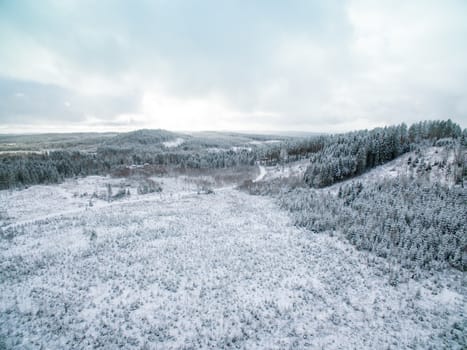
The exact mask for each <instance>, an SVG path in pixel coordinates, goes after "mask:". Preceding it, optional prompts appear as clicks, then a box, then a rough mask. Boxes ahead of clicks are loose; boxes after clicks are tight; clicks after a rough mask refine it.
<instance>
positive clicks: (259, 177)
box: [253, 165, 266, 182]
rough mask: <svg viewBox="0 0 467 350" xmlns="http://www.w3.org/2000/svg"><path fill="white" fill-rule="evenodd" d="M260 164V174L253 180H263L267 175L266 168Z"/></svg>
mask: <svg viewBox="0 0 467 350" xmlns="http://www.w3.org/2000/svg"><path fill="white" fill-rule="evenodd" d="M258 166H259V175H258V176H257V177H256V179H254V180H253V182H258V181H261V180H262V179H263V178H264V177H265V176H266V168H265V167H264V166H262V165H258Z"/></svg>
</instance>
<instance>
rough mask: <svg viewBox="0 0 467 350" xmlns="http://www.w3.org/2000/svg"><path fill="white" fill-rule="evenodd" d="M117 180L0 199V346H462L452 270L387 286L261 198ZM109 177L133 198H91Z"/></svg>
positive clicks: (358, 256) (369, 263)
mask: <svg viewBox="0 0 467 350" xmlns="http://www.w3.org/2000/svg"><path fill="white" fill-rule="evenodd" d="M260 175H261V176H262V177H267V176H271V175H267V174H264V173H263V171H261V173H260ZM122 181H126V180H121V179H110V178H102V177H88V178H85V179H78V180H68V181H66V182H65V183H63V184H61V185H54V186H32V187H30V188H28V189H26V190H23V191H1V192H0V227H2V228H1V230H2V231H0V232H2V236H1V238H0V264H1V265H0V291H1V294H0V349H1V348H2V347H4V348H7V349H9V348H18V349H40V348H44V349H95V348H97V349H116V348H123V349H191V348H248V349H252V348H253V349H254V348H261V349H289V348H290V349H292V348H293V349H300V348H316V349H321V348H324V349H387V348H389V349H401V348H420V349H428V348H430V347H432V348H436V349H438V348H459V349H460V348H462V344H465V338H466V335H465V334H462V331H460V329H465V323H466V322H467V321H466V320H467V316H466V315H467V300H466V296H467V286H466V282H465V275H464V274H463V273H462V272H459V271H453V270H449V271H446V272H444V273H436V274H434V275H433V276H432V277H427V278H425V279H423V280H419V281H414V280H411V279H406V280H405V282H402V283H400V284H398V285H397V286H392V285H390V284H389V283H388V274H389V272H390V271H389V270H390V268H389V267H388V266H387V264H386V261H385V260H382V259H377V258H374V257H373V256H371V255H369V254H368V253H365V252H359V251H356V250H355V249H354V247H353V246H351V245H350V244H347V243H345V242H342V241H340V240H338V239H337V238H336V237H330V236H328V235H317V234H311V233H309V232H307V231H305V230H302V229H298V228H296V227H294V226H292V224H291V220H290V218H289V217H288V215H287V213H286V212H284V211H281V210H280V209H279V208H278V207H277V205H276V204H275V203H274V201H273V199H271V198H267V197H259V196H250V195H248V194H246V193H243V192H239V191H236V190H235V189H233V188H232V187H225V188H220V189H215V193H213V194H197V191H196V186H195V185H194V184H193V182H190V181H186V180H184V178H179V179H176V178H163V179H159V180H158V181H159V182H161V184H162V187H163V191H162V193H150V194H145V195H138V194H137V193H136V184H135V183H131V182H129V183H122ZM107 183H111V184H112V185H113V186H115V187H116V188H117V187H122V186H123V187H125V186H126V188H127V189H129V190H130V192H131V195H130V196H129V197H125V198H123V199H121V200H116V201H112V202H107V201H105V200H103V199H96V198H94V199H92V198H91V194H92V193H102V194H103V193H105V188H106V187H105V186H106V184H107ZM101 197H102V196H101ZM90 201H91V202H93V204H92V205H90V204H89V203H90Z"/></svg>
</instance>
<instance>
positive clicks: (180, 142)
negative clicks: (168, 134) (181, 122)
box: [162, 137, 185, 148]
mask: <svg viewBox="0 0 467 350" xmlns="http://www.w3.org/2000/svg"><path fill="white" fill-rule="evenodd" d="M184 142H185V140H184V139H182V138H181V137H177V138H176V139H174V140H171V141H166V142H162V144H163V145H164V147H166V148H174V147H178V146H181V145H183V143H184Z"/></svg>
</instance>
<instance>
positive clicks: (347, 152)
mask: <svg viewBox="0 0 467 350" xmlns="http://www.w3.org/2000/svg"><path fill="white" fill-rule="evenodd" d="M462 135H463V133H462V130H461V128H460V127H459V125H457V124H455V123H453V122H452V121H451V120H448V121H425V122H420V123H417V124H414V125H412V126H411V127H410V128H409V129H407V126H406V125H405V124H401V125H397V126H391V127H385V128H376V129H373V130H370V131H367V130H363V131H357V132H352V133H347V134H342V135H334V136H329V137H328V138H327V139H325V141H326V142H325V145H324V147H323V148H322V149H321V150H320V151H318V152H316V153H314V154H313V155H312V156H311V157H310V163H311V164H310V166H309V167H308V169H307V171H306V173H305V176H304V180H305V182H306V183H307V184H308V185H309V186H311V187H316V188H320V187H326V186H329V185H332V184H334V183H336V182H339V181H342V180H345V179H348V178H351V177H354V176H358V175H360V174H362V173H363V172H365V171H367V170H368V169H371V168H374V167H375V166H378V165H381V164H384V163H386V162H388V161H391V160H393V159H395V158H397V157H398V156H400V155H401V154H403V153H405V152H407V151H409V150H410V149H411V148H413V147H415V145H416V144H419V143H422V142H425V141H426V142H431V143H432V144H433V143H435V142H436V141H438V140H440V139H443V138H452V139H459V138H461V137H462Z"/></svg>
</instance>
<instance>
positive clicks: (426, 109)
mask: <svg viewBox="0 0 467 350" xmlns="http://www.w3.org/2000/svg"><path fill="white" fill-rule="evenodd" d="M466 15H467V5H466V4H465V2H464V1H462V0H458V1H456V0H447V1H443V2H439V1H430V0H428V1H425V0H423V1H422V0H418V1H410V2H406V1H378V2H374V1H360V0H342V1H339V0H331V1H300V0H297V1H290V2H287V3H284V2H279V1H255V2H248V1H233V0H232V1H229V0H228V1H223V2H218V1H213V0H209V1H208V0H205V1H199V2H190V1H177V0H174V1H164V0H159V1H145V0H140V1H135V2H127V1H123V0H117V1H110V0H103V1H99V2H95V1H90V0H89V1H88V0H80V1H76V0H66V1H56V0H45V1H43V2H41V4H40V6H39V5H38V3H37V2H35V1H32V0H29V1H27V0H25V1H22V2H0V43H1V44H0V46H1V50H0V77H3V78H2V82H1V81H0V84H3V85H4V87H3V89H4V90H5V89H6V90H8V94H9V95H8V96H10V97H7V98H3V101H1V102H0V124H3V125H6V123H7V122H8V123H13V124H14V122H15V120H16V121H18V122H21V123H26V124H27V123H35V124H36V125H40V124H41V123H42V124H46V123H50V122H52V123H56V125H59V124H63V125H66V124H67V121H72V122H83V123H85V124H84V125H88V126H89V128H91V129H93V128H96V127H97V125H99V126H102V127H105V126H106V125H107V126H108V127H109V128H112V127H116V126H119V127H121V128H127V129H134V128H138V127H163V128H169V129H178V130H181V129H183V130H188V129H196V130H199V129H235V130H251V129H261V130H280V129H289V130H290V129H299V130H303V129H307V130H310V131H343V130H349V129H354V128H357V127H372V126H377V125H384V124H389V123H398V122H402V121H405V122H409V123H410V122H412V121H416V120H421V119H427V118H448V117H450V118H452V119H453V120H455V121H457V122H460V123H461V125H463V126H464V127H465V126H466V124H467V120H466V118H467V102H466V101H467V79H466V78H467V66H466V65H465V64H464V62H465V61H467V46H466V45H465V43H464V41H465V37H466V35H467V25H466V24H465V20H464V19H465V17H466ZM13 82H16V83H15V84H16V85H15V84H13ZM20 82H23V83H20ZM22 84H23V85H24V86H23V85H22ZM34 84H35V85H34ZM5 85H8V86H9V87H8V88H6V87H5ZM33 85H34V86H35V87H34V88H33V87H32V86H33ZM28 86H29V90H28V89H27V87H28ZM0 87H1V85H0ZM15 89H16V90H15ZM18 92H21V93H24V94H25V96H24V99H25V100H27V102H21V103H20V102H19V101H18V98H17V99H14V98H12V97H11V96H12V95H11V94H14V93H18ZM41 101H46V102H41ZM17 118H19V119H17ZM86 123H88V124H86ZM8 125H10V124H8ZM353 125H355V127H353Z"/></svg>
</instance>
